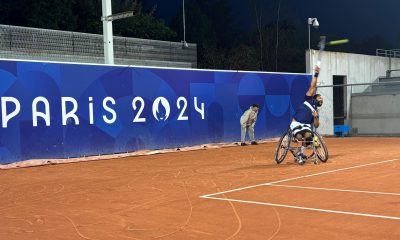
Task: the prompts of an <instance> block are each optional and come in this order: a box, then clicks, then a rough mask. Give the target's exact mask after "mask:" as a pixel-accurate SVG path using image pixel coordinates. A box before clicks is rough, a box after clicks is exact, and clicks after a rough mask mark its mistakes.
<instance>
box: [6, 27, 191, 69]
mask: <svg viewBox="0 0 400 240" xmlns="http://www.w3.org/2000/svg"><path fill="white" fill-rule="evenodd" d="M114 57H115V59H114V61H115V64H123V65H141V66H160V67H184V68H196V67H197V46H196V44H188V47H187V48H182V43H179V42H166V41H157V40H148V39H137V38H126V37H114ZM0 58H10V59H26V60H45V61H62V62H81V63H104V49H103V36H102V35H98V34H88V33H78V32H66V31H57V30H49V29H37V28H27V27H17V26H8V25H0Z"/></svg>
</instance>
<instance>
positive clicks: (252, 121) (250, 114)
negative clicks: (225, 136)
mask: <svg viewBox="0 0 400 240" xmlns="http://www.w3.org/2000/svg"><path fill="white" fill-rule="evenodd" d="M259 108H260V106H259V105H258V104H253V105H252V106H251V107H250V108H249V109H248V110H247V111H245V112H244V113H243V115H242V116H241V117H240V126H241V143H240V145H241V146H247V144H246V142H245V139H246V132H247V131H249V137H250V141H251V144H252V145H257V142H256V140H255V139H254V126H255V125H256V121H257V114H258V110H259Z"/></svg>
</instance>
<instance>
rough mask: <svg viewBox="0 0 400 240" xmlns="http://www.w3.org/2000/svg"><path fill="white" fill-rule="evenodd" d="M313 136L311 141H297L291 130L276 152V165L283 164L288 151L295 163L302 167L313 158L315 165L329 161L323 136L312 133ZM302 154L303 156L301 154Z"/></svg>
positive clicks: (283, 136)
mask: <svg viewBox="0 0 400 240" xmlns="http://www.w3.org/2000/svg"><path fill="white" fill-rule="evenodd" d="M311 136H312V139H311V138H310V139H311V140H301V141H300V140H297V139H296V137H295V136H293V134H292V130H291V129H290V128H289V129H288V131H287V132H285V133H284V134H282V136H281V138H280V139H279V142H278V147H277V148H276V151H275V161H276V163H277V164H280V163H282V162H283V160H285V157H286V155H287V153H288V151H290V152H291V153H292V155H293V156H294V159H295V162H297V163H298V164H300V165H303V164H304V163H306V161H307V160H309V159H311V158H313V160H314V164H318V163H319V161H321V162H324V163H325V162H326V161H328V149H327V147H326V144H325V141H324V139H323V138H322V136H321V135H319V134H318V133H317V132H315V131H311ZM301 152H303V154H299V153H301ZM318 160H319V161H318Z"/></svg>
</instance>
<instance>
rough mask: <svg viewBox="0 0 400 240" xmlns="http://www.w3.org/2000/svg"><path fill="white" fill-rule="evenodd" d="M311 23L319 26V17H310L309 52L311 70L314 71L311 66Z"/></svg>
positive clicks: (315, 26)
mask: <svg viewBox="0 0 400 240" xmlns="http://www.w3.org/2000/svg"><path fill="white" fill-rule="evenodd" d="M311 25H312V26H313V27H314V28H315V29H317V28H318V27H319V22H318V19H317V18H308V53H309V58H308V60H309V64H310V72H312V66H311V40H310V39H311V30H310V27H311Z"/></svg>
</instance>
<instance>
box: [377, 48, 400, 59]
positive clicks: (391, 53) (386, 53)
mask: <svg viewBox="0 0 400 240" xmlns="http://www.w3.org/2000/svg"><path fill="white" fill-rule="evenodd" d="M376 56H380V57H389V58H400V49H376Z"/></svg>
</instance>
